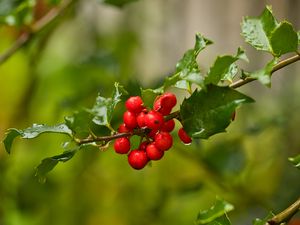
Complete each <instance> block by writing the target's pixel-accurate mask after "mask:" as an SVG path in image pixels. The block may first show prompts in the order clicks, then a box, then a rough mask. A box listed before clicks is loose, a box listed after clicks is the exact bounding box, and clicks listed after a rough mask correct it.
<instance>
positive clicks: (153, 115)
mask: <svg viewBox="0 0 300 225" xmlns="http://www.w3.org/2000/svg"><path fill="white" fill-rule="evenodd" d="M163 123H164V117H163V116H162V114H161V113H159V112H156V111H154V110H151V111H150V112H149V113H148V114H147V115H145V125H146V127H148V128H150V129H153V130H158V129H159V128H160V127H161V126H162V125H163Z"/></svg>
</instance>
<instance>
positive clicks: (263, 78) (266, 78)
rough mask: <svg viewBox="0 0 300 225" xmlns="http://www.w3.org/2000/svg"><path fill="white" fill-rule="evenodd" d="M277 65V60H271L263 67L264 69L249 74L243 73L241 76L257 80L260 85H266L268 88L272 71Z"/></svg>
mask: <svg viewBox="0 0 300 225" xmlns="http://www.w3.org/2000/svg"><path fill="white" fill-rule="evenodd" d="M277 63H278V58H273V59H272V60H271V61H270V62H269V63H267V64H266V65H265V67H264V68H262V69H260V70H257V71H255V72H251V73H249V72H245V71H243V76H244V77H251V78H254V79H257V80H259V81H260V82H261V83H262V84H264V85H266V86H267V87H270V86H271V75H272V70H273V68H274V66H275V65H276V64H277Z"/></svg>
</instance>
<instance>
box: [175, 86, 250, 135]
mask: <svg viewBox="0 0 300 225" xmlns="http://www.w3.org/2000/svg"><path fill="white" fill-rule="evenodd" d="M251 102H254V100H253V99H252V98H250V97H248V96H246V95H244V94H242V93H240V92H238V91H236V90H234V89H232V88H229V87H219V86H215V85H209V86H207V90H204V89H201V90H200V91H199V90H196V91H194V92H193V94H192V95H191V96H190V97H189V98H187V99H184V101H183V103H182V105H181V107H180V115H181V122H182V124H183V127H184V129H185V130H186V132H187V133H188V134H189V135H190V136H191V137H193V138H202V139H207V138H209V137H210V136H212V135H214V134H216V133H220V132H225V129H226V127H227V126H228V125H229V124H230V122H231V116H232V113H233V112H234V111H235V108H236V107H238V106H240V105H241V104H244V103H251Z"/></svg>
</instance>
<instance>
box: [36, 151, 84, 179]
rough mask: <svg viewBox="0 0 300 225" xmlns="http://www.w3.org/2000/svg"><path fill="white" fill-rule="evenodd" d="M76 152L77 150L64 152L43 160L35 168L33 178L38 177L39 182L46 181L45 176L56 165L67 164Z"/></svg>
mask: <svg viewBox="0 0 300 225" xmlns="http://www.w3.org/2000/svg"><path fill="white" fill-rule="evenodd" d="M77 150H78V149H75V150H69V151H65V152H64V153H62V154H59V155H55V156H52V157H49V158H45V159H43V160H42V162H41V163H40V164H39V165H38V166H37V167H36V173H35V176H37V177H38V179H39V181H40V182H44V181H45V179H46V178H45V176H46V174H47V173H49V172H50V171H51V170H52V169H53V168H54V167H55V166H56V165H57V163H59V162H67V161H68V160H70V159H71V158H73V156H74V155H75V153H76V151H77Z"/></svg>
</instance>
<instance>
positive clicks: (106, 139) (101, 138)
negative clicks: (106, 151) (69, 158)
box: [74, 128, 148, 145]
mask: <svg viewBox="0 0 300 225" xmlns="http://www.w3.org/2000/svg"><path fill="white" fill-rule="evenodd" d="M147 132H148V131H147V129H144V128H140V129H135V130H134V131H133V132H129V133H115V134H112V135H110V136H94V135H90V136H88V137H87V138H83V139H80V138H74V141H75V142H76V143H77V144H78V145H82V144H86V143H91V142H100V141H103V142H109V141H111V140H114V139H117V138H121V137H129V136H131V135H139V136H141V137H143V136H145V134H146V133H147Z"/></svg>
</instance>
